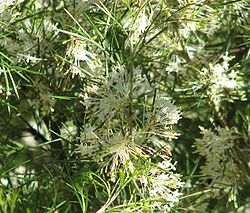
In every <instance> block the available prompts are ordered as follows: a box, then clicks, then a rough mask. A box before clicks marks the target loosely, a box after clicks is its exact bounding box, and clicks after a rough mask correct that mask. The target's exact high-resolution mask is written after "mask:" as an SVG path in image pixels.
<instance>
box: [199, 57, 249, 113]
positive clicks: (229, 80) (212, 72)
mask: <svg viewBox="0 0 250 213" xmlns="http://www.w3.org/2000/svg"><path fill="white" fill-rule="evenodd" d="M233 58H234V57H228V56H227V54H226V55H223V56H222V57H221V59H222V61H219V62H217V63H215V64H212V63H209V67H208V68H203V69H202V72H203V76H204V78H203V84H205V85H207V86H208V88H209V89H208V90H207V94H208V96H209V97H210V100H211V101H213V104H214V105H215V107H216V110H218V109H219V107H220V103H221V101H222V100H224V99H227V100H228V98H230V99H231V100H234V99H240V100H245V99H246V92H245V89H244V88H245V87H246V85H245V82H244V81H243V77H242V76H241V75H240V73H239V71H237V70H235V69H234V68H230V66H229V63H230V62H231V61H232V59H233ZM237 66H239V65H238V64H235V65H234V67H235V68H236V67H237ZM228 96H229V97H228Z"/></svg>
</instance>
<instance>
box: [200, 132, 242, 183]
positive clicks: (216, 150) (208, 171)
mask: <svg viewBox="0 0 250 213" xmlns="http://www.w3.org/2000/svg"><path fill="white" fill-rule="evenodd" d="M202 135H203V137H202V138H200V139H197V140H196V142H195V146H196V149H197V152H198V153H199V154H200V155H201V156H204V157H205V160H206V161H205V165H204V166H201V173H202V174H203V175H204V176H205V179H207V178H208V179H211V184H212V185H214V186H217V187H218V186H223V187H225V188H226V186H229V187H230V186H233V185H234V184H235V181H237V179H238V176H239V174H240V171H239V167H238V164H237V158H236V156H235V154H234V151H233V147H234V146H235V145H236V144H235V143H237V139H238V138H239V136H237V134H236V132H235V130H234V129H225V128H220V127H218V128H216V132H212V131H211V130H206V129H203V130H202Z"/></svg>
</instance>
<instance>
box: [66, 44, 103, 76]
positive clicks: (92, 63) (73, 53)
mask: <svg viewBox="0 0 250 213" xmlns="http://www.w3.org/2000/svg"><path fill="white" fill-rule="evenodd" d="M87 49H90V50H91V51H88V50H87ZM95 52H96V51H94V50H93V49H92V46H91V45H90V44H88V45H87V43H86V42H84V41H81V40H79V39H74V40H72V42H71V43H70V44H69V46H68V50H67V56H69V57H70V62H71V66H70V69H69V70H68V72H69V73H71V75H72V77H74V76H77V75H79V76H80V77H86V73H89V74H90V75H93V76H98V75H99V70H100V68H101V67H102V64H101V62H100V59H99V58H98V55H97V54H96V53H95Z"/></svg>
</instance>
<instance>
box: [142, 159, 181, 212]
mask: <svg viewBox="0 0 250 213" xmlns="http://www.w3.org/2000/svg"><path fill="white" fill-rule="evenodd" d="M175 170H176V169H175V166H174V165H173V164H172V162H171V161H170V160H165V161H162V162H159V163H158V165H157V167H152V168H151V170H149V173H145V174H144V175H143V176H140V177H139V181H140V183H141V185H142V191H143V194H144V195H146V194H148V195H149V196H150V197H151V198H152V200H155V201H153V205H152V206H153V207H154V208H155V209H158V210H161V212H169V211H170V210H171V208H172V207H173V206H174V204H175V203H177V202H178V201H179V196H180V195H181V193H180V192H179V189H180V188H181V187H182V186H183V184H184V183H183V182H181V180H180V176H179V175H178V174H175V173H174V171H175ZM162 204H163V205H162Z"/></svg>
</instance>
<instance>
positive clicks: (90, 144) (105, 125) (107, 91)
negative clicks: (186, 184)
mask: <svg viewBox="0 0 250 213" xmlns="http://www.w3.org/2000/svg"><path fill="white" fill-rule="evenodd" d="M101 80H102V82H100V81H98V82H96V83H93V82H91V85H90V86H86V88H85V94H84V95H83V98H84V100H83V102H82V103H83V105H84V106H85V108H86V110H85V112H86V117H85V120H86V123H85V125H84V127H83V130H82V134H81V138H80V141H81V143H80V144H79V145H77V148H76V150H75V152H76V153H79V154H80V155H81V157H82V158H84V159H91V160H93V161H95V162H97V163H98V164H99V165H101V167H102V168H104V169H105V170H104V171H105V172H106V173H107V174H108V175H109V176H110V177H111V180H112V181H115V180H116V178H117V175H118V171H119V169H120V168H123V169H125V170H126V171H127V172H129V173H133V174H134V172H135V171H136V169H137V168H136V165H137V163H136V162H137V160H138V158H141V159H143V158H150V157H151V156H155V155H157V156H158V157H160V158H162V159H165V160H167V159H168V160H169V159H170V158H171V154H170V150H169V144H168V143H167V142H166V141H171V140H172V139H174V138H176V137H177V135H178V134H177V133H176V132H175V131H174V130H173V128H172V127H173V125H175V124H177V122H178V120H179V119H180V111H179V109H178V108H177V107H176V106H175V105H174V104H173V103H171V101H170V100H169V99H167V98H166V97H162V96H160V95H155V96H153V92H152V91H153V88H152V87H151V86H150V83H149V81H148V79H147V77H146V76H145V75H142V70H141V69H140V68H139V67H137V68H134V69H132V70H129V69H127V68H126V67H125V66H121V65H119V66H116V67H114V68H113V70H112V72H111V73H109V74H108V76H107V77H105V78H104V77H103V78H102V79H101ZM153 99H154V100H153ZM164 139H165V140H164ZM166 153H168V154H166ZM166 155H168V156H166ZM158 167H159V168H158ZM158 167H157V168H155V167H154V168H153V167H150V172H149V173H150V175H149V177H148V178H149V179H148V180H147V181H148V184H147V185H145V189H146V188H147V193H148V196H149V197H151V198H155V199H158V198H159V199H162V200H164V202H163V203H164V206H165V207H164V208H166V209H168V208H170V207H171V205H173V203H175V202H177V200H178V196H179V192H178V189H179V188H180V187H181V183H180V179H179V176H178V175H175V174H174V173H173V172H170V173H168V172H167V173H166V171H165V172H164V170H167V171H169V170H174V166H173V165H172V164H171V163H170V161H166V162H162V163H161V164H159V165H158ZM161 170H162V171H161ZM147 171H148V170H147ZM145 176H147V174H145ZM162 205H163V204H162V202H156V203H154V206H158V207H159V208H160V206H162Z"/></svg>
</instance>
